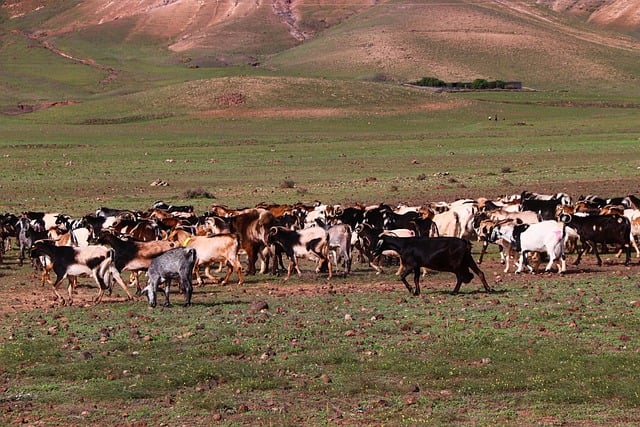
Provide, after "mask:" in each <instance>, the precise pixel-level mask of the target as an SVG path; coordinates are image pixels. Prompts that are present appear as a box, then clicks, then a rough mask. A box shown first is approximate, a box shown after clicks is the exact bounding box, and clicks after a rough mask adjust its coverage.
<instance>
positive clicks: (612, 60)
mask: <svg viewBox="0 0 640 427" xmlns="http://www.w3.org/2000/svg"><path fill="white" fill-rule="evenodd" d="M635 3H637V2H633V1H632V0H581V1H571V2H568V1H564V2H563V1H562V0H496V1H493V2H471V1H465V0H454V1H450V2H440V1H435V0H426V1H419V2H417V1H414V0H412V1H406V0H381V1H376V0H355V1H349V2H344V3H336V2H335V1H328V0H272V1H266V0H254V1H246V2H245V1H241V2H238V1H236V0H218V1H200V0H139V1H136V2H111V1H106V0H83V1H75V2H63V3H59V2H54V1H51V0H26V1H18V0H8V1H6V2H5V3H4V4H3V8H4V10H5V12H6V13H7V14H8V15H9V17H10V18H11V19H10V20H9V21H10V26H11V27H14V28H18V29H20V30H21V31H24V32H25V34H27V35H28V36H29V37H30V38H31V39H32V40H38V41H39V42H40V44H41V46H44V47H47V48H56V46H57V47H59V49H58V50H55V49H52V52H55V53H56V54H57V55H59V56H62V60H68V59H69V57H76V58H85V59H86V60H87V61H85V62H84V63H91V59H92V58H93V57H94V55H96V54H98V53H106V52H111V53H110V54H108V55H107V54H105V55H103V57H102V58H100V59H98V61H99V60H102V61H109V63H106V64H105V63H103V64H101V65H102V67H103V68H102V69H101V70H103V71H104V70H105V69H109V68H117V67H118V66H119V64H122V63H123V62H124V61H127V60H128V59H127V58H126V56H127V55H128V56H129V57H135V58H136V59H137V60H140V58H139V57H137V55H138V52H137V51H135V50H134V49H135V46H155V47H156V48H160V50H157V53H155V55H157V59H154V61H156V62H165V63H170V62H171V57H173V58H174V60H175V59H179V60H181V61H184V59H185V58H188V61H189V65H190V66H191V67H196V66H199V67H202V66H221V65H234V64H247V63H250V64H253V65H258V64H260V65H262V66H263V67H264V70H265V71H266V72H269V73H272V74H273V73H276V74H279V75H282V74H285V75H292V74H293V75H307V76H313V77H336V78H345V79H353V78H361V79H373V78H375V79H378V78H384V79H393V80H399V81H403V80H412V79H417V78H420V77H424V76H436V77H438V78H441V79H444V80H449V81H454V80H472V79H475V78H489V79H502V80H520V81H523V82H524V83H525V85H528V86H531V87H535V88H539V89H561V90H564V89H567V90H569V89H571V90H589V91H591V90H601V89H603V88H606V90H614V91H615V90H618V91H620V92H621V93H625V94H633V93H634V90H635V89H637V88H638V79H637V78H636V76H637V75H638V74H639V72H640V70H639V67H640V65H638V61H637V57H638V53H640V42H639V41H638V40H637V39H635V38H632V37H630V36H627V35H624V34H623V33H616V32H609V31H602V30H601V29H599V27H597V26H595V25H590V24H588V23H586V22H583V21H580V20H576V19H574V18H572V17H571V16H568V15H563V14H560V13H557V12H555V11H554V10H558V11H563V12H568V13H570V14H575V13H576V11H577V10H578V11H580V10H583V9H585V8H588V9H589V11H590V14H589V20H590V22H599V23H603V24H606V25H616V26H618V27H620V26H622V23H624V25H627V24H628V25H631V26H633V25H636V24H637V19H639V18H638V17H637V15H638V6H637V5H636V4H635ZM543 5H544V6H543ZM614 11H617V13H614ZM605 16H608V17H609V18H606V17H605ZM65 49H69V51H65ZM125 49H129V51H124V50H125ZM25 55H26V54H25ZM123 55H124V56H123ZM98 65H100V64H98ZM120 66H122V65H120ZM1 68H2V67H1V66H0V71H2V70H1ZM16 86H19V85H16ZM629 88H632V90H630V89H629Z"/></svg>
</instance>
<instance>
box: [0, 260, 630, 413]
mask: <svg viewBox="0 0 640 427" xmlns="http://www.w3.org/2000/svg"><path fill="white" fill-rule="evenodd" d="M612 268H615V267H612ZM635 276H636V275H635V274H632V275H630V276H629V277H627V276H623V275H616V274H614V275H613V276H612V279H606V278H597V277H588V278H584V279H583V278H580V277H575V276H573V275H572V274H569V275H568V276H567V277H563V278H557V277H552V276H544V277H539V278H535V279H534V280H533V282H532V283H531V284H526V283H522V282H520V281H518V282H517V283H514V284H511V283H509V281H508V280H507V281H505V283H504V284H503V285H500V286H497V290H498V291H499V292H498V293H497V294H495V295H486V294H484V293H475V292H472V291H473V284H472V285H470V287H469V288H468V289H467V290H466V291H465V293H463V294H462V295H459V296H451V295H449V294H448V293H446V292H445V290H444V289H441V288H440V289H438V288H437V289H433V288H427V289H426V291H425V293H424V295H423V296H422V297H420V298H413V297H409V295H407V294H406V290H404V289H403V288H402V287H401V286H400V285H398V284H397V282H396V278H395V277H392V276H391V277H385V276H383V277H378V278H376V279H375V282H376V283H379V285H374V286H381V288H380V289H384V292H376V297H375V298H372V296H371V293H370V292H371V291H365V292H357V291H356V292H353V291H352V290H349V288H343V286H344V284H341V283H339V282H337V283H335V284H334V286H335V288H334V289H335V291H336V293H335V294H331V293H326V292H322V291H321V292H320V294H319V295H317V296H311V297H309V296H294V295H286V296H278V289H281V288H286V287H287V286H296V284H295V283H292V284H290V285H287V284H275V283H267V284H265V283H261V282H255V281H253V280H250V283H249V284H248V285H245V287H244V288H243V290H240V289H237V288H234V287H227V288H210V287H209V288H205V290H200V289H199V290H197V291H196V295H195V298H194V302H195V304H194V306H192V307H190V308H189V309H184V308H183V307H181V306H180V305H179V303H180V296H176V297H175V298H174V304H175V305H174V306H173V307H171V308H165V309H162V308H158V309H148V308H146V307H145V305H146V304H145V303H144V302H142V301H137V302H132V303H117V304H103V305H99V306H93V307H84V308H78V307H72V308H60V309H55V310H52V311H47V312H25V313H18V314H15V315H12V321H11V322H8V323H5V324H4V325H3V326H2V327H1V333H2V336H3V338H4V339H3V342H2V346H1V347H0V362H1V363H2V366H3V374H2V376H3V379H4V382H5V384H6V385H7V386H8V387H7V391H6V392H5V398H4V399H5V403H7V404H10V405H14V406H19V405H21V404H22V403H23V402H24V401H27V402H29V403H30V407H31V410H30V411H31V412H30V414H32V415H35V413H37V412H38V411H45V408H47V407H51V408H55V409H54V410H47V419H48V420H50V421H52V422H53V424H57V423H64V422H65V421H69V420H71V419H73V413H74V411H82V415H80V416H79V418H78V419H79V420H82V422H92V420H93V421H97V420H101V421H102V422H106V421H107V420H118V419H119V417H121V414H120V413H121V412H127V413H128V414H129V418H128V421H131V422H133V421H134V420H136V419H141V417H143V416H151V417H152V419H153V420H154V422H160V421H162V422H165V423H169V424H172V423H175V422H177V421H178V420H179V419H183V417H186V419H187V420H188V419H190V418H191V417H193V419H194V420H198V419H200V417H203V416H205V415H206V414H208V416H210V415H211V413H215V412H220V413H222V414H223V417H224V419H226V420H228V421H229V422H232V423H240V424H245V423H254V422H256V420H258V421H257V422H258V423H259V424H269V423H275V422H282V423H284V424H283V425H293V424H296V423H304V424H313V425H317V424H322V423H325V422H328V423H331V422H332V420H333V421H337V420H339V419H342V420H343V421H344V422H347V423H348V424H350V425H355V424H374V425H379V424H380V423H383V424H393V425H404V424H414V423H415V422H418V421H419V420H421V419H422V420H426V421H428V422H430V423H435V424H443V423H454V424H467V425H468V424H472V423H476V424H477V423H479V424H481V425H489V424H492V425H495V424H513V423H517V424H534V423H535V422H537V420H539V419H545V418H547V417H549V418H550V419H553V420H555V421H554V422H570V423H591V422H596V423H598V422H606V423H615V424H618V423H621V424H625V423H628V424H631V423H633V422H637V421H638V420H637V417H636V416H635V415H633V411H632V408H634V407H636V406H637V405H638V403H639V402H640V396H639V394H638V393H639V392H640V389H639V387H638V385H637V381H636V379H637V378H636V377H637V371H638V367H639V366H638V361H637V358H636V357H635V355H636V350H637V348H638V344H639V343H640V342H639V341H638V340H639V339H640V337H638V336H637V334H635V333H634V332H633V331H636V330H637V328H638V326H639V325H638V320H637V316H636V313H635V311H636V310H637V308H636V307H635V306H633V305H632V304H631V303H632V301H634V300H635V296H636V294H637V284H636V283H635V282H636V280H635V278H636V277H635ZM372 279H373V275H372V273H370V272H365V271H362V270H358V271H356V275H355V276H354V278H352V279H351V280H350V282H352V283H353V281H354V280H355V286H356V287H357V283H359V282H360V283H362V284H363V285H364V284H367V283H372V282H371V280H372ZM532 279H533V278H532ZM296 280H297V279H296ZM294 281H295V280H294ZM385 283H389V284H391V287H389V286H387V285H385ZM318 286H319V287H322V286H323V285H322V284H318ZM352 286H353V285H352ZM447 287H448V284H447ZM274 291H275V292H274ZM83 292H84V291H83ZM468 292H471V293H468ZM255 300H264V301H266V302H267V303H268V305H269V309H268V310H267V311H265V312H260V313H251V312H250V311H249V304H250V303H251V302H252V301H255ZM347 315H348V316H347ZM118 402H121V403H118ZM145 402H156V403H155V404H154V405H159V407H158V406H156V410H153V411H147V410H145V409H144V408H145V407H146V403H145ZM169 402H171V403H170V404H169ZM39 408H42V409H39ZM127 408H132V410H131V411H129V409H127ZM42 414H43V415H44V412H43V413H42ZM3 416H4V417H5V420H10V419H12V418H11V417H12V415H11V414H10V413H5V414H4V415H3ZM70 417H71V418H70ZM178 417H179V418H178ZM336 417H340V418H336ZM252 420H253V421H252ZM116 422H117V421H116ZM182 422H184V421H182ZM195 422H197V421H195Z"/></svg>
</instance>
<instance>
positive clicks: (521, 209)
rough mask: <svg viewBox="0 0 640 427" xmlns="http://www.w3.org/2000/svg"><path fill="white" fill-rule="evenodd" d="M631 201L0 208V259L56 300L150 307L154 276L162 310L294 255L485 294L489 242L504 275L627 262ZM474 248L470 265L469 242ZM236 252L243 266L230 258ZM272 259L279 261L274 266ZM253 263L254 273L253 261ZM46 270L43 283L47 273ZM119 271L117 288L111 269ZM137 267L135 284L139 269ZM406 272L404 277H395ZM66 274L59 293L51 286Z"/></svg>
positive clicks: (639, 227)
mask: <svg viewBox="0 0 640 427" xmlns="http://www.w3.org/2000/svg"><path fill="white" fill-rule="evenodd" d="M638 235H640V199H638V198H637V197H635V196H633V195H629V196H624V197H616V198H608V199H607V198H602V197H598V196H586V197H582V196H581V197H579V198H578V200H576V201H575V202H574V201H572V200H571V197H570V196H569V195H567V194H565V193H558V194H553V195H542V194H536V193H530V192H522V193H521V194H518V195H513V196H509V197H502V198H499V199H492V200H490V199H485V198H481V199H476V200H473V199H463V200H456V201H454V202H451V203H444V202H441V203H430V204H428V205H423V206H405V205H401V206H396V207H392V206H389V205H386V204H377V205H372V206H358V205H353V206H341V205H325V204H321V203H319V202H317V203H314V204H312V205H306V204H301V203H299V204H292V205H289V204H266V203H262V204H259V205H256V206H255V207H252V208H244V209H229V208H227V207H225V206H220V205H213V206H211V207H210V209H209V211H208V212H206V213H205V214H204V215H201V216H199V215H196V213H195V212H194V209H193V207H192V206H174V205H170V204H167V203H165V202H162V201H159V202H156V203H154V204H153V205H152V207H151V208H149V209H146V210H144V211H132V210H121V209H110V208H104V207H103V208H100V209H98V210H96V212H95V213H91V214H88V215H85V216H83V217H82V218H72V217H71V216H69V215H66V214H62V213H47V212H23V213H22V214H20V215H15V214H4V215H0V239H1V241H0V248H1V250H0V254H4V253H5V251H7V250H10V249H11V248H13V247H14V246H17V247H18V248H19V252H18V256H17V257H18V261H19V263H20V265H22V264H23V262H24V261H25V260H26V259H27V258H29V259H30V261H31V262H32V264H33V266H34V268H36V269H37V270H38V271H40V272H41V275H42V276H41V282H42V285H44V284H45V283H49V284H50V285H51V286H52V288H53V292H54V294H55V297H56V299H60V300H61V301H62V303H63V304H72V302H73V293H74V287H75V285H76V284H77V277H78V276H80V275H90V276H92V277H93V278H94V280H95V282H96V284H97V285H98V295H97V296H96V298H95V300H96V301H97V302H99V301H100V300H101V299H102V297H103V295H104V294H105V293H110V292H111V290H112V285H113V283H118V284H119V285H120V286H121V288H122V289H123V291H124V292H125V293H126V294H127V297H128V298H132V295H131V293H130V291H129V289H128V288H129V287H130V286H134V285H135V286H136V291H137V293H138V294H146V296H147V297H148V301H149V304H150V305H152V306H155V305H156V294H157V292H158V290H159V289H160V285H161V284H163V283H164V294H165V305H168V304H169V290H170V283H171V281H172V280H177V281H178V282H179V284H180V290H181V291H182V292H183V293H184V294H185V304H186V305H189V304H190V303H191V296H192V292H193V283H192V281H193V278H194V277H195V279H196V281H197V283H198V284H199V285H202V284H203V279H202V276H201V269H204V271H203V273H204V275H205V276H206V277H207V278H208V279H210V280H213V281H216V282H218V279H217V278H216V277H215V276H214V275H212V274H211V269H212V268H215V267H217V268H218V272H221V271H222V270H223V269H224V268H226V274H225V276H224V279H222V281H220V283H222V284H226V283H228V282H229V280H230V278H231V275H232V274H234V273H235V274H236V275H237V278H238V284H242V283H243V277H244V274H257V273H258V272H259V273H266V272H271V273H272V274H281V273H282V274H285V280H286V279H288V278H289V277H290V276H291V274H293V273H294V272H295V273H297V274H298V275H301V270H300V266H299V264H298V259H300V258H306V259H308V260H310V261H312V262H313V263H315V271H316V273H320V272H323V271H324V272H327V274H328V277H329V278H331V277H332V275H333V274H334V273H337V272H340V273H341V274H342V275H345V276H346V275H348V274H350V273H351V264H352V258H353V256H352V250H353V249H355V250H356V251H357V252H358V258H359V259H360V261H361V262H366V263H367V264H368V265H369V266H371V268H373V269H375V271H376V272H377V273H381V272H382V271H383V262H382V261H383V260H384V259H387V258H388V257H396V258H398V259H399V267H398V271H397V274H398V275H399V276H400V279H401V280H402V282H403V283H404V284H405V286H406V287H407V289H408V290H409V291H410V292H411V293H412V294H414V295H418V294H419V293H420V283H419V282H420V277H421V276H422V275H423V274H424V272H425V271H426V270H435V271H443V272H450V273H453V274H455V276H456V284H455V287H454V290H453V292H454V293H456V292H458V291H459V289H460V286H461V284H462V283H469V282H470V281H471V280H472V278H473V277H474V274H475V275H476V276H477V277H478V278H479V279H480V281H481V282H482V284H483V286H484V288H485V290H486V291H487V292H490V291H491V288H490V286H489V285H488V284H487V282H486V280H485V276H484V274H483V272H482V271H481V270H480V268H479V267H478V265H479V264H481V263H482V258H483V256H484V254H485V253H486V250H487V246H488V245H490V244H495V245H497V246H498V247H499V248H500V255H501V261H502V262H503V263H504V264H505V270H504V271H505V272H507V271H509V269H510V260H511V259H512V258H513V259H514V260H515V266H516V270H515V272H516V273H520V272H522V271H524V269H525V268H527V269H528V271H530V272H535V271H536V269H537V268H538V264H539V263H540V262H541V261H542V260H544V259H545V258H548V262H547V264H546V267H545V271H551V270H554V269H555V268H554V264H557V271H558V272H559V273H564V272H565V271H566V254H567V253H573V252H576V253H577V257H576V259H575V262H574V264H576V265H577V264H579V263H580V261H581V258H582V256H583V254H584V253H585V252H587V251H588V252H591V253H593V255H594V256H595V257H596V260H597V263H598V265H601V263H602V260H601V258H600V252H601V251H602V250H603V249H607V248H608V247H614V248H615V249H616V250H619V251H620V253H619V254H618V255H620V254H621V253H622V251H624V252H625V258H624V264H625V265H628V264H629V262H630V257H631V249H632V248H634V249H635V251H636V254H637V256H640V250H639V249H638V246H637V244H636V238H637V237H638ZM474 240H479V241H480V242H481V244H482V250H481V252H480V255H479V259H478V260H477V261H476V260H475V259H474V258H473V257H472V255H471V241H474ZM240 254H242V255H243V256H244V257H246V266H245V267H243V266H242V265H241V262H240ZM283 258H284V259H286V260H287V261H288V264H287V265H286V266H285V262H283ZM258 263H259V264H260V268H259V269H258V267H257V264H258ZM52 271H53V272H54V273H55V276H56V278H55V280H52V278H51V275H50V273H51V272H52ZM124 271H128V272H130V273H131V279H130V283H129V284H126V283H125V282H124V281H123V280H122V278H121V276H120V275H121V273H123V272H124ZM141 272H146V273H147V277H148V280H147V284H146V286H142V285H141V284H140V281H139V274H140V273H141ZM409 275H413V284H410V283H409V282H408V280H407V277H408V276H409ZM65 278H67V279H68V288H67V297H66V298H65V297H64V296H63V295H62V294H60V293H59V292H58V286H59V285H60V283H61V282H62V281H63V280H64V279H65Z"/></svg>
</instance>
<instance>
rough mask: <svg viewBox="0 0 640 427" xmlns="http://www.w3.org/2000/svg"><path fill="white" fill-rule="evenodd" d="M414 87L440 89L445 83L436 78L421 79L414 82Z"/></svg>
mask: <svg viewBox="0 0 640 427" xmlns="http://www.w3.org/2000/svg"><path fill="white" fill-rule="evenodd" d="M416 85H418V86H429V87H442V86H446V83H445V82H443V81H442V80H440V79H439V78H437V77H423V78H421V79H420V80H418V81H417V82H416Z"/></svg>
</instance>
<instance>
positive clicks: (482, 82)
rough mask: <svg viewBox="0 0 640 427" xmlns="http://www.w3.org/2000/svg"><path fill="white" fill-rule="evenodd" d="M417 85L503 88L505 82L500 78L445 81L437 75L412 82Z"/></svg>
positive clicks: (458, 87)
mask: <svg viewBox="0 0 640 427" xmlns="http://www.w3.org/2000/svg"><path fill="white" fill-rule="evenodd" d="M414 84H415V85H417V86H429V87H442V88H451V89H505V88H507V83H506V82H504V81H502V80H491V81H489V80H487V79H475V80H474V81H472V82H445V81H443V80H440V79H439V78H437V77H423V78H421V79H420V80H418V81H417V82H415V83H414Z"/></svg>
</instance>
